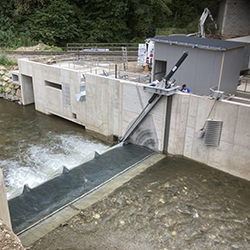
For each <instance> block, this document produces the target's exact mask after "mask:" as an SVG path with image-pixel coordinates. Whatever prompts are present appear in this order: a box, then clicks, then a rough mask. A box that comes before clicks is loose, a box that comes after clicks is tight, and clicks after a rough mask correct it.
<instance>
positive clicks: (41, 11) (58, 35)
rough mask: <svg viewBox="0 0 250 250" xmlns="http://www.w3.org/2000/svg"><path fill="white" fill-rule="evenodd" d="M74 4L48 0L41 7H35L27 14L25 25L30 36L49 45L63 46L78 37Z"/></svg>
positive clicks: (77, 21)
mask: <svg viewBox="0 0 250 250" xmlns="http://www.w3.org/2000/svg"><path fill="white" fill-rule="evenodd" d="M76 12H77V11H76V9H75V6H74V5H71V4H69V3H68V2H67V1H64V0H50V1H49V3H48V4H46V5H44V6H43V7H42V8H37V9H36V10H35V12H34V14H32V15H30V16H29V19H28V20H29V21H28V22H26V25H28V26H29V27H30V32H31V36H32V38H33V39H35V40H37V41H38V40H41V41H43V42H44V43H46V44H49V45H57V46H64V45H65V43H67V42H75V41H77V40H78V38H79V33H80V29H79V28H78V23H79V20H78V17H77V15H76Z"/></svg>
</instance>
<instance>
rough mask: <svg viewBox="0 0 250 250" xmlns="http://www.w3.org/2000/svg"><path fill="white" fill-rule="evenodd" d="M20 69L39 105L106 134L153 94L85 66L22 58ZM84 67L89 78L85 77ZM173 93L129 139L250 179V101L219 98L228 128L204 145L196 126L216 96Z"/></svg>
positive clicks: (124, 124)
mask: <svg viewBox="0 0 250 250" xmlns="http://www.w3.org/2000/svg"><path fill="white" fill-rule="evenodd" d="M19 70H20V74H22V75H26V76H30V77H32V81H33V87H34V101H35V107H36V109H37V110H38V111H40V112H43V113H51V114H55V115H58V116H60V117H63V118H66V119H68V120H71V121H73V122H76V123H78V124H81V125H84V126H85V128H86V129H87V130H89V131H93V132H94V133H97V134H99V135H102V136H103V137H106V138H121V137H122V136H123V135H124V133H125V132H126V129H127V128H128V127H129V125H130V124H131V123H132V122H133V120H134V119H135V118H136V117H137V116H138V115H139V114H140V112H141V111H142V110H143V108H144V107H145V106H146V105H147V102H148V100H149V99H150V97H151V95H152V94H150V93H146V92H144V90H143V85H142V84H140V83H136V82H131V81H126V80H122V79H115V78H111V77H105V76H102V75H97V74H91V73H86V72H85V71H84V70H83V69H82V70H76V69H66V68H60V67H58V66H56V65H45V64H42V63H37V62H32V61H28V60H19ZM83 73H84V74H85V81H81V77H82V74H83ZM46 82H50V83H53V84H55V85H53V84H50V85H48V84H46ZM83 85H84V88H85V91H86V93H85V97H86V98H85V100H82V101H77V99H76V96H75V95H76V94H78V93H80V88H81V86H83ZM55 86H59V88H56V87H55ZM60 86H61V87H60ZM23 91H24V92H25V89H23ZM25 94H26V93H23V96H24V97H25ZM28 96H29V94H28ZM171 99H172V102H171V109H170V102H169V103H168V101H167V100H168V98H167V97H165V96H164V97H163V98H161V100H160V101H159V103H158V104H157V105H156V106H155V107H154V109H153V110H152V111H151V112H150V115H149V116H148V117H147V118H146V119H145V120H144V121H143V122H142V124H141V125H140V126H139V127H138V129H137V131H135V132H134V134H133V135H132V136H131V137H130V141H131V142H133V143H136V144H140V145H144V146H146V147H149V148H151V149H153V150H155V151H159V152H165V153H166V152H168V153H170V154H174V155H182V156H185V157H188V158H190V159H193V160H196V161H198V162H202V163H205V164H207V165H209V166H211V167H215V168H218V169H220V170H223V171H225V172H228V173H230V174H233V175H236V176H238V177H241V178H245V179H247V180H250V174H249V166H250V157H249V155H248V152H249V150H250V140H249V135H250V128H249V126H248V124H249V119H250V118H248V117H250V105H247V104H241V103H234V102H229V101H221V102H218V103H217V104H216V106H215V108H214V110H213V112H212V114H211V117H210V118H211V119H217V120H222V121H223V128H222V135H221V142H220V145H219V147H212V146H206V145H204V142H203V139H199V138H197V132H198V131H199V130H200V128H201V127H202V126H203V125H204V123H205V121H206V119H207V115H208V114H209V112H210V109H211V107H212V105H213V103H214V101H213V100H211V99H210V98H209V97H207V96H198V95H193V94H186V93H178V94H175V95H174V96H173V97H172V98H171ZM169 100H170V99H169ZM24 102H25V101H24ZM169 110H171V111H169ZM72 114H74V115H75V116H74V117H73V116H72Z"/></svg>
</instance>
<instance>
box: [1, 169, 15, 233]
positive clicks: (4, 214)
mask: <svg viewBox="0 0 250 250" xmlns="http://www.w3.org/2000/svg"><path fill="white" fill-rule="evenodd" d="M0 219H1V220H2V221H3V222H4V223H5V224H6V225H7V226H8V227H9V228H10V229H11V228H12V226H11V222H10V213H9V206H8V202H7V196H6V190H5V185H4V179H3V173H2V169H1V168H0Z"/></svg>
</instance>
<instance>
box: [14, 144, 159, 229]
mask: <svg viewBox="0 0 250 250" xmlns="http://www.w3.org/2000/svg"><path fill="white" fill-rule="evenodd" d="M154 154H155V153H154V152H153V151H152V150H150V149H147V148H144V147H141V146H137V145H131V144H130V145H124V146H118V147H115V148H114V149H112V150H110V151H108V152H106V153H104V154H102V155H96V157H95V158H94V159H92V160H91V161H89V162H86V163H84V164H82V165H80V166H78V167H76V168H73V169H72V170H70V171H67V169H65V168H64V171H63V173H62V174H61V175H60V176H58V177H56V178H54V179H52V180H49V181H47V182H45V183H43V184H41V185H40V186H37V187H36V188H34V189H29V188H27V187H26V186H25V188H24V191H23V193H22V194H21V195H19V196H17V197H15V198H13V199H11V200H9V209H10V215H11V221H12V227H13V231H14V232H15V233H17V234H21V233H23V232H25V231H26V230H28V229H29V228H31V227H33V226H35V225H37V224H38V223H39V222H41V221H42V220H44V219H46V218H48V217H49V216H51V215H53V214H55V213H56V212H59V211H60V210H61V209H63V208H65V207H67V206H69V205H70V204H72V203H73V202H76V201H77V200H78V199H80V198H83V197H84V196H86V195H88V194H90V193H91V192H93V191H95V190H97V189H98V188H100V187H102V186H103V185H105V184H107V183H108V182H109V181H111V180H112V179H114V178H116V177H117V176H119V175H121V174H123V173H124V172H126V171H128V170H129V169H131V168H133V167H134V166H136V165H137V164H139V163H141V162H143V161H144V160H146V159H148V158H150V157H151V156H153V155H154Z"/></svg>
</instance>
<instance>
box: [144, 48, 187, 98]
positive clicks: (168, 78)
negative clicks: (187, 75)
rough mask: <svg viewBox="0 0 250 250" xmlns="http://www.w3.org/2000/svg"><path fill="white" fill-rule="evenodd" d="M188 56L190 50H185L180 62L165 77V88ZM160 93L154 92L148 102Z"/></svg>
mask: <svg viewBox="0 0 250 250" xmlns="http://www.w3.org/2000/svg"><path fill="white" fill-rule="evenodd" d="M187 56H188V51H184V53H183V55H182V56H181V58H180V59H179V60H178V62H177V63H176V64H175V66H174V67H173V68H172V69H171V71H170V72H169V73H168V75H166V76H165V77H164V80H165V88H167V83H168V80H170V78H171V77H172V76H173V74H174V73H175V72H176V70H177V69H178V68H179V67H180V66H181V64H182V63H183V62H184V60H185V59H186V58H187ZM157 95H158V94H153V95H152V97H151V98H150V99H149V100H148V103H151V102H152V101H153V100H154V99H155V98H156V96H157Z"/></svg>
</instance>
